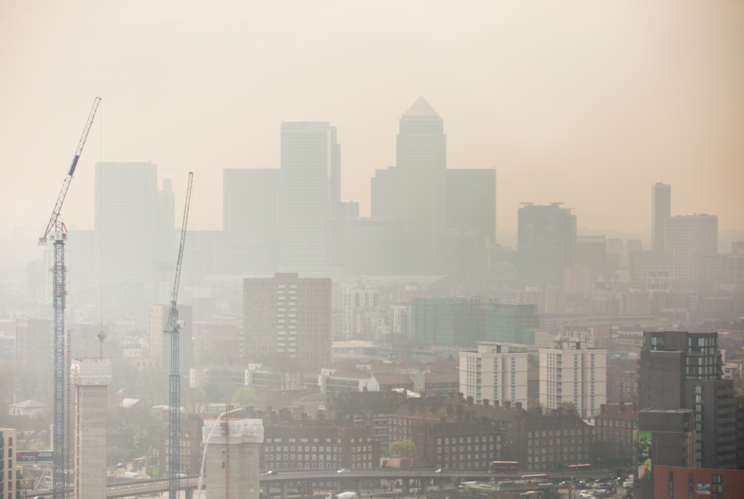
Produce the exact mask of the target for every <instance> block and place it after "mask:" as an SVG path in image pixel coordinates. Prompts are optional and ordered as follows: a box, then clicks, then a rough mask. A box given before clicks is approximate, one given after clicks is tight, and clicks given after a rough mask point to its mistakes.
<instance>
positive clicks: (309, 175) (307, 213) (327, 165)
mask: <svg viewBox="0 0 744 499" xmlns="http://www.w3.org/2000/svg"><path fill="white" fill-rule="evenodd" d="M335 136H336V134H335V128H334V127H332V126H331V125H330V124H329V123H305V122H295V123H282V131H281V174H280V175H281V184H280V195H279V254H280V265H279V267H280V269H285V270H287V271H292V272H297V271H302V272H318V271H322V270H324V269H327V268H328V222H329V205H330V191H331V188H330V187H331V180H332V178H335V177H334V176H333V175H332V170H333V168H332V166H333V163H334V162H333V158H334V154H335V152H338V151H339V148H338V144H336V143H335ZM338 175H340V166H339V172H338ZM338 183H339V185H340V177H339V180H338Z"/></svg>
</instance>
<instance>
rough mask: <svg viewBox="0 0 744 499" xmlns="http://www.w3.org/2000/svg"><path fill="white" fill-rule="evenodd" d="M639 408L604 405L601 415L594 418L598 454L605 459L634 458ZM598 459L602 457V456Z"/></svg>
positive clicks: (622, 403)
mask: <svg viewBox="0 0 744 499" xmlns="http://www.w3.org/2000/svg"><path fill="white" fill-rule="evenodd" d="M637 419H638V408H637V406H636V405H635V404H626V403H625V402H620V403H619V404H609V405H604V404H603V405H602V406H601V407H600V414H599V415H597V416H595V418H594V440H595V441H596V442H597V444H598V451H597V452H598V453H599V454H601V456H602V457H605V458H613V459H627V460H629V461H630V460H631V459H632V458H633V449H634V448H635V446H634V443H635V441H636V422H637ZM599 454H598V455H597V456H596V457H600V455H599Z"/></svg>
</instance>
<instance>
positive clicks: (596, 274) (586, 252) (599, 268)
mask: <svg viewBox="0 0 744 499" xmlns="http://www.w3.org/2000/svg"><path fill="white" fill-rule="evenodd" d="M576 262H578V263H580V264H581V266H582V267H586V268H589V269H591V272H592V282H596V281H597V279H599V278H600V277H602V278H604V275H605V272H606V270H607V266H606V265H607V240H606V239H605V236H577V237H576Z"/></svg>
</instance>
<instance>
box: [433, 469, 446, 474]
mask: <svg viewBox="0 0 744 499" xmlns="http://www.w3.org/2000/svg"><path fill="white" fill-rule="evenodd" d="M434 473H444V470H443V469H442V468H439V469H438V470H436V471H435V472H434Z"/></svg>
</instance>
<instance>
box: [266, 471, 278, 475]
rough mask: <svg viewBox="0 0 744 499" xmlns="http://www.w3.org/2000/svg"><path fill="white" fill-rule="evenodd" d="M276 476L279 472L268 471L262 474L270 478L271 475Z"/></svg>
mask: <svg viewBox="0 0 744 499" xmlns="http://www.w3.org/2000/svg"><path fill="white" fill-rule="evenodd" d="M278 474H279V472H278V471H276V470H269V471H267V472H265V473H263V476H272V475H278Z"/></svg>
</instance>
